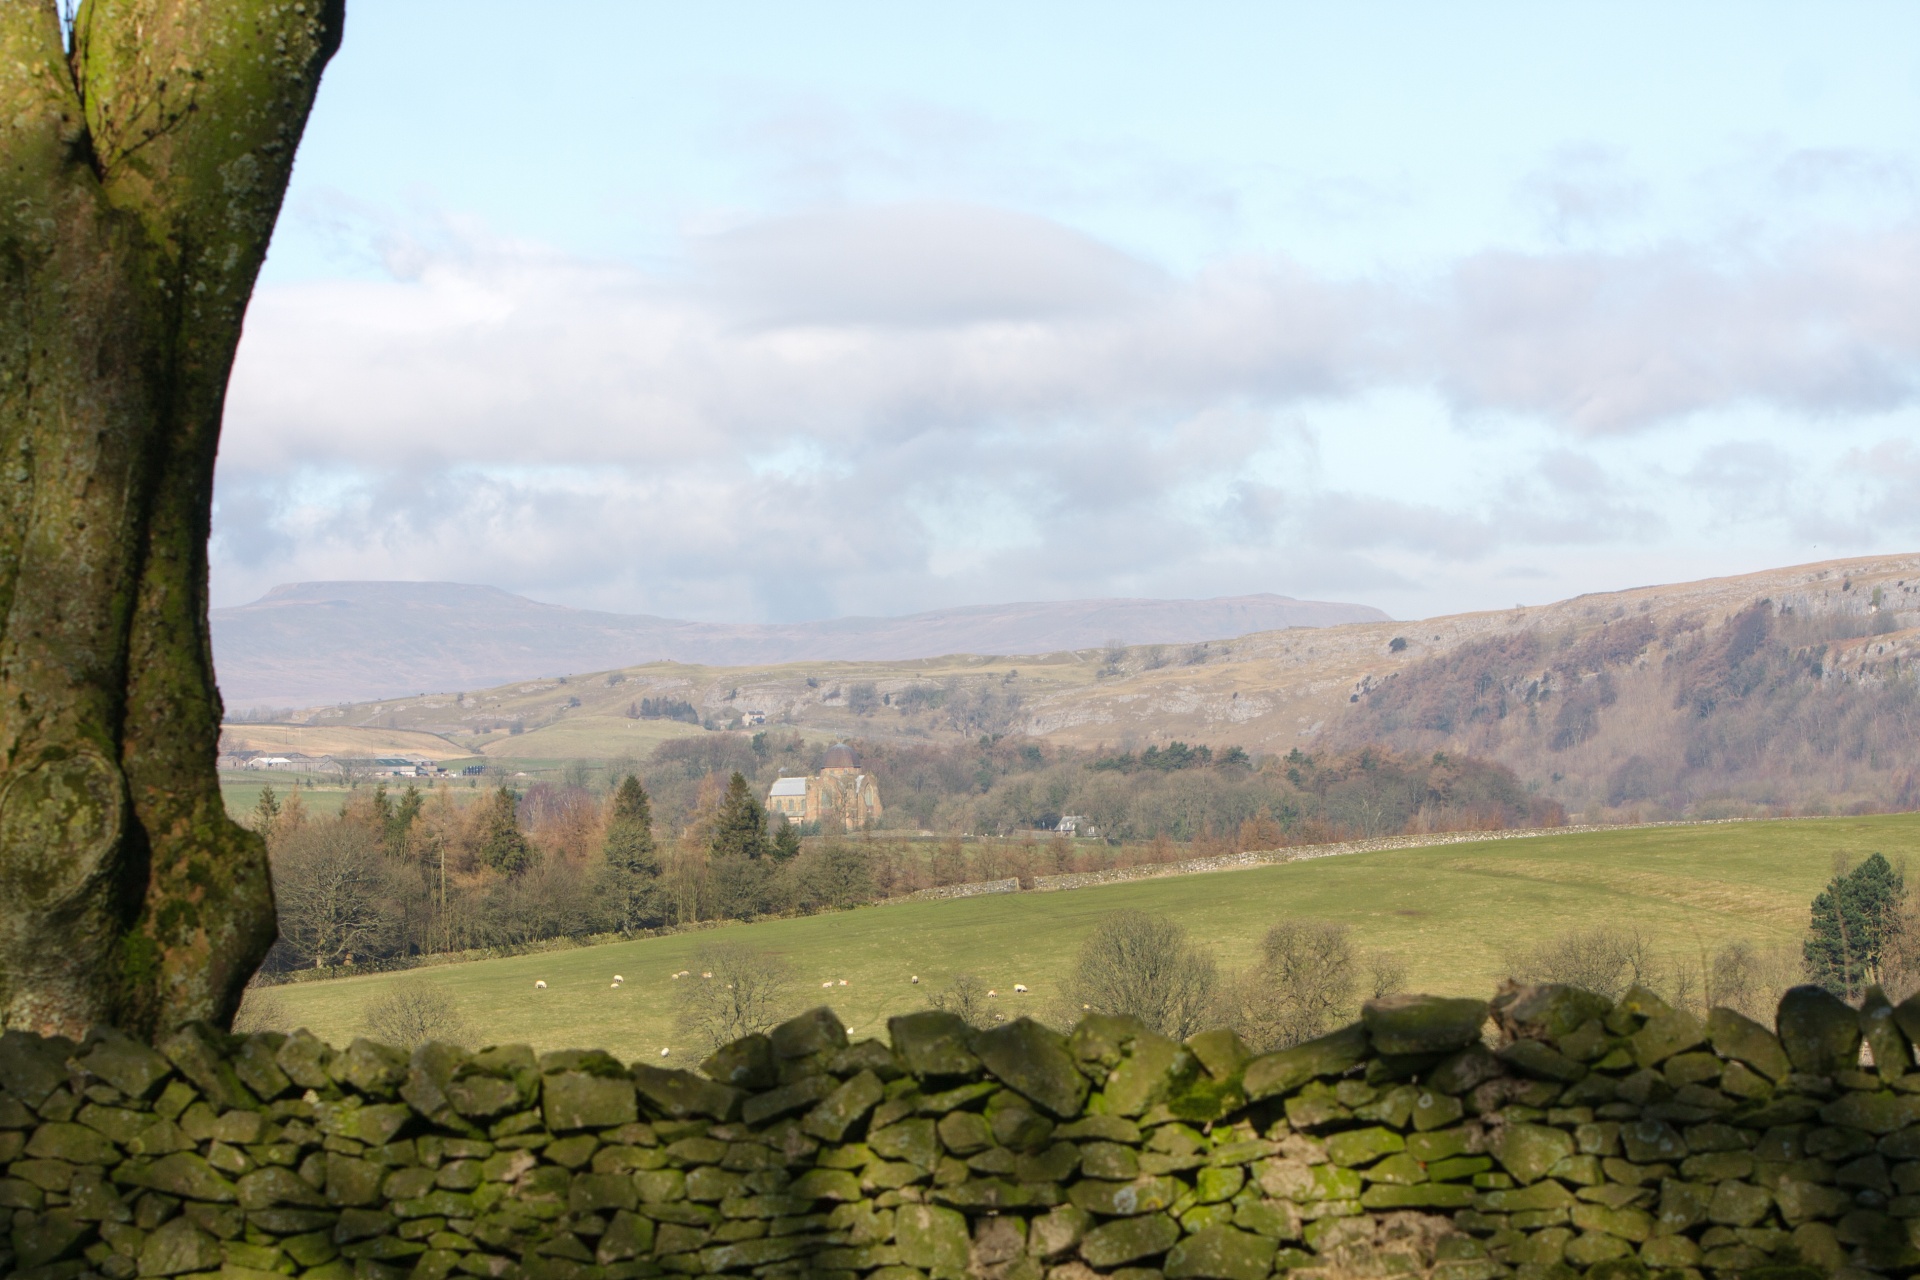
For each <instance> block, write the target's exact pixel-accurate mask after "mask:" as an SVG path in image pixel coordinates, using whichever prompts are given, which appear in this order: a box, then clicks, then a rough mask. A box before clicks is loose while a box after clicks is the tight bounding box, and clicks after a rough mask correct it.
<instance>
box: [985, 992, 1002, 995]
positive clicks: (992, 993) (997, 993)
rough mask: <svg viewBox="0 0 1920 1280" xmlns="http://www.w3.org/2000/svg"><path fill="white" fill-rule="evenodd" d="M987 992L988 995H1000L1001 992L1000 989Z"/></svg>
mask: <svg viewBox="0 0 1920 1280" xmlns="http://www.w3.org/2000/svg"><path fill="white" fill-rule="evenodd" d="M987 994H988V995H990V996H997V995H999V994H1000V993H999V992H998V991H989V992H987Z"/></svg>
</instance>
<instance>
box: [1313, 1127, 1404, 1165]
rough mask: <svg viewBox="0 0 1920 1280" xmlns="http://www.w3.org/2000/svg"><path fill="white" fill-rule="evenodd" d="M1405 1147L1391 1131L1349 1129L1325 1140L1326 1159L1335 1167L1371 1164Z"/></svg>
mask: <svg viewBox="0 0 1920 1280" xmlns="http://www.w3.org/2000/svg"><path fill="white" fill-rule="evenodd" d="M1406 1147H1407V1141H1406V1139H1405V1138H1403V1137H1401V1136H1400V1135H1399V1134H1398V1133H1395V1132H1394V1131H1393V1130H1391V1129H1384V1128H1380V1127H1378V1126H1376V1127H1374V1128H1371V1129H1349V1130H1347V1131H1345V1132H1344V1133H1336V1134H1334V1135H1333V1136H1332V1137H1330V1138H1328V1139H1327V1159H1329V1160H1331V1161H1333V1163H1335V1164H1337V1165H1364V1164H1371V1163H1372V1162H1373V1161H1375V1160H1378V1159H1379V1158H1380V1157H1381V1156H1384V1155H1390V1154H1392V1153H1393V1152H1395V1151H1404V1150H1406Z"/></svg>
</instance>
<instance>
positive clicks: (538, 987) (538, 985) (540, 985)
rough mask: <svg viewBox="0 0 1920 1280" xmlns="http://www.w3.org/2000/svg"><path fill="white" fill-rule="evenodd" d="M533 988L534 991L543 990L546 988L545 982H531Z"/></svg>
mask: <svg viewBox="0 0 1920 1280" xmlns="http://www.w3.org/2000/svg"><path fill="white" fill-rule="evenodd" d="M533 989H534V990H535V991H545V990H546V989H547V984H546V983H544V982H536V983H534V984H533Z"/></svg>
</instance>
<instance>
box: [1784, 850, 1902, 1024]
mask: <svg viewBox="0 0 1920 1280" xmlns="http://www.w3.org/2000/svg"><path fill="white" fill-rule="evenodd" d="M1905 898H1906V885H1905V883H1904V882H1903V880H1902V877H1901V875H1900V873H1899V872H1898V871H1896V870H1895V869H1894V868H1893V866H1892V864H1890V863H1889V862H1888V861H1887V860H1886V859H1885V858H1884V857H1882V856H1881V855H1879V854H1877V853H1876V854H1874V855H1873V856H1872V857H1870V858H1868V859H1867V860H1866V861H1865V862H1862V863H1861V864H1860V865H1859V866H1857V867H1855V868H1854V869H1853V870H1852V871H1850V872H1846V873H1845V874H1841V875H1836V876H1834V878H1833V879H1832V880H1831V881H1830V882H1828V884H1827V887H1826V888H1825V889H1823V890H1821V892H1820V895H1819V896H1818V897H1816V898H1815V899H1814V900H1813V912H1812V920H1811V921H1810V923H1809V925H1808V928H1807V940H1806V942H1805V944H1804V945H1803V947H1802V949H1801V954H1802V956H1803V958H1804V960H1805V963H1806V970H1807V977H1808V978H1809V979H1811V980H1812V981H1814V982H1816V983H1818V984H1820V985H1821V986H1823V987H1825V988H1827V990H1829V991H1831V992H1833V993H1834V994H1835V995H1837V996H1840V997H1841V998H1843V999H1846V1000H1855V999H1858V998H1859V997H1860V994H1861V993H1862V992H1863V991H1864V990H1865V989H1866V987H1867V986H1868V984H1870V983H1873V982H1877V981H1879V978H1880V958H1881V954H1882V952H1883V951H1884V950H1885V948H1886V946H1887V944H1888V943H1889V942H1890V941H1892V937H1893V932H1894V930H1896V929H1897V928H1899V920H1900V906H1901V903H1902V902H1903V901H1904V900H1905Z"/></svg>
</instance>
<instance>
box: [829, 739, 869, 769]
mask: <svg viewBox="0 0 1920 1280" xmlns="http://www.w3.org/2000/svg"><path fill="white" fill-rule="evenodd" d="M821 767H822V768H825V769H857V768H859V767H860V761H859V760H857V759H855V758H854V754H853V748H852V747H850V746H848V745H847V744H846V743H844V742H836V743H834V744H833V745H832V746H830V747H828V748H827V761H826V763H825V764H824V765H822V766H821Z"/></svg>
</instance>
